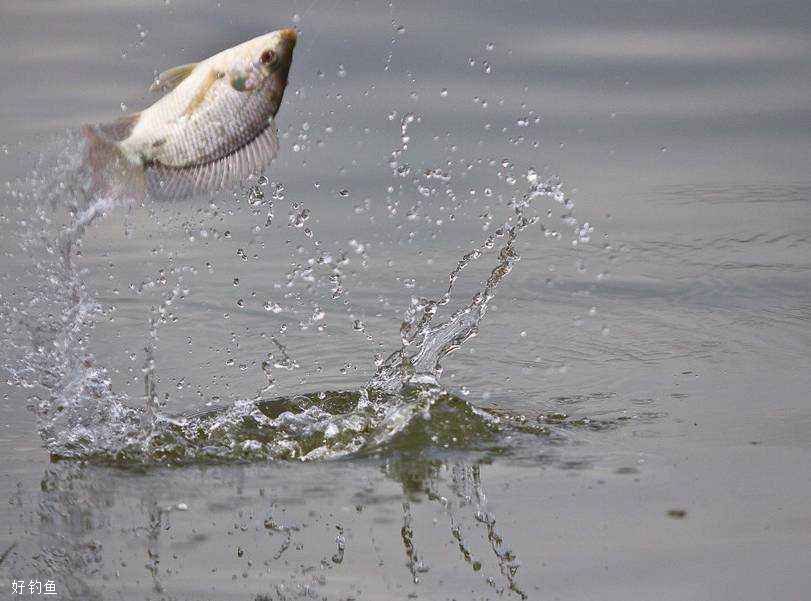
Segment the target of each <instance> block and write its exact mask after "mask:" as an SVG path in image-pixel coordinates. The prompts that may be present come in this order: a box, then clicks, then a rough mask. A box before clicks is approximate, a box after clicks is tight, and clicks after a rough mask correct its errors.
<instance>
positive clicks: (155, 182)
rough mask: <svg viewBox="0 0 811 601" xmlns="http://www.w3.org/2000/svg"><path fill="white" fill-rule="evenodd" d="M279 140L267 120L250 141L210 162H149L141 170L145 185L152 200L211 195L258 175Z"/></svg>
mask: <svg viewBox="0 0 811 601" xmlns="http://www.w3.org/2000/svg"><path fill="white" fill-rule="evenodd" d="M278 151H279V139H278V135H277V132H276V124H275V123H274V122H273V120H270V121H269V122H268V124H267V125H266V126H265V128H264V129H263V130H262V131H260V132H259V133H258V134H257V135H256V136H255V137H254V138H253V139H252V140H251V141H250V142H248V143H247V144H244V145H243V146H240V147H239V148H235V149H234V150H232V151H231V152H229V153H228V154H226V155H225V156H223V157H221V158H219V159H216V160H214V161H211V162H208V163H203V164H199V165H189V166H187V167H171V166H167V165H163V164H161V163H160V162H157V161H153V162H151V163H148V164H147V165H146V167H145V173H146V178H147V186H148V188H149V191H150V193H151V194H152V196H153V197H154V198H157V199H160V200H177V199H181V198H186V197H188V196H191V195H193V194H211V193H214V192H217V191H220V190H224V189H227V188H230V187H233V186H238V185H239V184H241V183H243V182H244V181H245V180H246V179H247V178H248V177H250V176H259V175H261V174H262V172H263V171H264V170H265V169H266V168H267V166H268V165H269V164H270V162H271V161H272V160H273V159H274V158H275V157H276V154H277V153H278Z"/></svg>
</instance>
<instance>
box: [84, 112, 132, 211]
mask: <svg viewBox="0 0 811 601" xmlns="http://www.w3.org/2000/svg"><path fill="white" fill-rule="evenodd" d="M82 134H83V135H84V137H85V141H86V146H85V153H84V162H83V166H84V167H85V170H86V171H87V172H88V173H89V176H90V188H89V196H90V198H91V199H94V200H102V199H104V200H107V201H112V202H126V201H129V202H142V201H143V200H144V199H145V197H146V191H147V186H146V176H145V175H144V169H143V167H141V166H140V165H135V164H133V163H132V162H131V161H129V160H128V159H127V158H126V157H125V156H124V154H123V153H122V152H121V149H120V148H119V147H118V145H117V144H116V143H115V142H114V141H111V140H109V139H107V138H106V137H105V136H104V135H101V134H100V133H99V131H98V130H97V129H96V128H95V127H93V126H91V125H85V126H83V127H82Z"/></svg>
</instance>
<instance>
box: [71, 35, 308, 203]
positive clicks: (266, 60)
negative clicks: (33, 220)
mask: <svg viewBox="0 0 811 601" xmlns="http://www.w3.org/2000/svg"><path fill="white" fill-rule="evenodd" d="M296 39H297V36H296V32H295V30H294V29H280V30H278V31H274V32H271V33H267V34H265V35H262V36H259V37H257V38H254V39H252V40H249V41H247V42H244V43H242V44H240V45H238V46H234V47H233V48H229V49H227V50H223V51H222V52H220V53H219V54H215V55H214V56H212V57H210V58H207V59H206V60H204V61H201V62H199V63H191V64H188V65H182V66H180V67H174V68H172V69H169V70H168V71H165V72H163V73H161V74H160V76H159V77H158V78H157V79H156V80H155V81H154V82H153V84H152V87H151V88H150V90H151V91H156V92H157V91H166V92H167V93H166V95H165V96H163V97H162V98H161V99H160V100H158V101H157V102H155V104H153V105H151V106H150V107H148V108H146V109H144V110H142V111H140V112H138V113H134V114H132V115H127V116H126V117H122V118H121V119H118V120H117V121H114V122H112V123H106V124H101V125H95V126H91V125H87V126H85V127H84V128H83V132H84V135H85V137H86V138H87V140H88V146H87V153H86V161H85V162H86V164H87V165H88V166H89V167H90V172H91V174H92V178H93V183H92V189H93V191H94V192H95V193H96V194H101V195H105V194H106V195H110V194H122V193H127V192H129V193H136V194H137V193H138V192H139V191H143V192H149V193H150V194H152V195H153V196H154V197H156V198H162V199H175V198H181V197H185V196H188V195H191V194H194V193H198V192H201V193H205V192H212V191H216V190H220V189H223V188H225V187H228V186H232V185H234V184H237V183H239V182H241V181H243V180H244V179H245V178H247V177H248V176H250V175H259V174H260V173H261V172H262V171H263V170H264V169H265V168H266V167H267V166H268V164H269V163H270V162H271V161H272V160H273V158H274V157H275V156H276V153H277V151H278V148H279V143H278V138H277V133H276V125H275V121H274V117H275V115H276V113H277V112H278V110H279V107H280V106H281V103H282V97H283V95H284V90H285V87H286V86H287V77H288V73H289V71H290V64H291V62H292V59H293V48H294V47H295V45H296Z"/></svg>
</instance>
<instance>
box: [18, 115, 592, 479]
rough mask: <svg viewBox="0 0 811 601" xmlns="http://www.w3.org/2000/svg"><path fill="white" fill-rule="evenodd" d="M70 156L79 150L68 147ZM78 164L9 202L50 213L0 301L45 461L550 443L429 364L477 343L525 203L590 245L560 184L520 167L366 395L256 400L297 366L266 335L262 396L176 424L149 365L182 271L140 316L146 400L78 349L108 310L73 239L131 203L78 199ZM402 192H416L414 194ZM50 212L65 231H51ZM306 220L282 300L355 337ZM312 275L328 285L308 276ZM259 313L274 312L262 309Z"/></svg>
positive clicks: (35, 224)
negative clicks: (504, 208) (472, 279)
mask: <svg viewBox="0 0 811 601" xmlns="http://www.w3.org/2000/svg"><path fill="white" fill-rule="evenodd" d="M415 122H418V119H417V117H415V116H413V115H411V114H408V115H406V116H405V117H403V118H402V119H401V123H400V125H401V132H400V133H401V142H402V144H401V146H399V147H397V148H396V149H395V150H394V151H393V153H392V160H393V162H392V164H391V167H392V169H393V174H394V176H395V177H398V178H399V177H402V176H403V175H402V173H401V171H402V170H403V168H404V166H405V168H406V169H408V170H410V167H408V164H407V163H405V162H403V158H404V154H405V153H406V151H407V150H408V143H409V140H410V137H409V133H408V127H409V126H410V125H411V124H413V123H415ZM70 143H74V144H76V143H79V142H77V141H76V140H73V139H70ZM75 155H76V153H73V155H71V153H69V152H66V153H62V154H59V153H57V154H56V155H55V156H56V157H57V160H56V168H53V166H51V171H52V172H53V173H55V174H56V175H55V176H53V177H51V178H46V179H45V180H42V179H38V178H39V175H38V173H39V172H38V171H37V170H36V169H35V170H34V172H33V174H32V178H33V179H34V181H37V182H39V183H40V184H42V182H43V181H44V182H45V183H46V185H44V186H43V185H40V188H39V189H37V188H35V187H33V186H32V185H31V182H30V181H29V182H22V183H21V185H19V186H18V187H17V190H18V192H17V197H18V198H17V200H18V202H22V201H23V196H24V195H25V192H24V191H25V190H28V191H29V192H28V193H29V194H31V192H30V191H31V190H34V192H33V194H31V196H32V197H33V198H34V199H35V200H38V199H46V200H48V203H47V204H45V205H41V204H39V203H37V204H36V205H35V210H34V217H33V218H31V219H30V220H29V221H28V222H27V224H26V227H25V228H22V229H21V230H20V231H19V232H18V233H19V235H20V236H19V246H20V249H21V250H22V251H23V253H24V254H26V255H27V256H31V257H36V258H37V259H36V270H37V274H38V276H39V277H37V278H36V282H35V283H34V284H31V285H29V286H27V287H26V289H25V292H26V294H25V295H24V298H23V300H19V299H14V300H12V299H10V298H7V297H4V298H3V299H2V301H3V305H2V308H3V322H4V324H6V326H7V329H8V330H10V331H12V333H13V335H12V336H10V338H11V339H12V340H14V342H15V344H16V347H15V348H16V349H17V350H18V351H19V352H20V357H21V359H20V360H19V361H18V362H17V363H15V364H11V365H7V366H6V367H7V371H8V373H9V381H10V382H12V383H14V384H17V385H18V386H20V387H21V388H23V389H25V390H27V391H29V405H30V406H31V407H32V409H33V410H34V411H35V412H36V413H37V415H38V417H39V420H40V433H41V435H42V438H43V442H44V444H45V446H46V448H47V449H48V451H49V452H50V453H51V454H52V456H53V457H54V458H68V459H84V460H94V461H99V462H103V463H113V464H116V465H122V466H126V465H136V464H161V463H173V464H180V463H193V462H206V461H231V460H270V459H300V460H315V459H328V458H336V457H341V456H345V455H349V454H358V453H379V452H390V451H392V450H393V449H396V448H397V447H398V445H401V444H403V442H402V441H404V440H405V441H411V442H410V443H406V444H423V445H425V446H426V447H430V446H438V448H441V447H442V445H453V446H467V447H469V448H476V447H477V446H479V445H482V444H485V445H486V444H494V442H493V441H494V436H495V435H496V434H497V433H499V432H501V431H503V430H504V428H508V429H510V430H511V431H518V430H520V429H521V428H523V429H524V431H532V432H533V433H534V434H539V433H540V434H548V433H549V428H548V427H546V425H544V426H542V427H536V428H534V429H533V428H527V427H526V424H525V423H520V424H519V423H518V422H516V421H515V420H512V419H511V418H510V416H506V415H500V416H499V415H496V413H495V412H489V411H484V410H482V409H479V408H476V407H475V406H474V405H471V404H469V403H468V402H467V401H465V400H462V399H459V398H458V397H456V396H454V395H452V394H449V393H448V392H447V391H446V390H444V389H443V388H442V386H441V385H440V380H441V376H442V361H443V360H444V359H445V358H446V357H447V356H448V355H450V354H451V353H453V352H454V351H456V350H458V349H459V348H460V347H461V346H462V345H464V344H465V343H466V342H467V341H468V340H470V339H471V338H473V337H475V336H476V335H477V334H478V332H479V327H480V325H481V322H482V320H483V319H484V317H485V315H486V313H487V310H488V307H489V305H490V303H491V301H492V299H493V298H494V297H495V295H496V292H497V290H498V288H499V287H500V286H501V285H502V284H503V282H504V281H505V280H506V278H508V276H509V275H510V273H511V272H512V270H513V269H514V267H515V265H516V264H517V263H518V261H519V260H520V254H519V251H518V241H519V238H520V236H521V235H522V233H524V232H525V231H527V230H528V229H530V228H539V229H540V231H542V232H544V233H545V234H546V235H547V236H549V235H550V231H549V230H547V229H546V227H545V226H544V224H543V222H542V221H541V218H540V211H539V210H538V209H537V208H536V206H535V205H536V204H537V203H538V202H539V201H541V200H544V199H551V200H553V201H555V202H557V203H559V204H561V205H563V206H564V208H565V209H566V211H567V213H566V214H564V216H563V223H564V224H565V225H566V226H568V227H570V228H571V230H572V233H573V235H574V236H575V240H577V241H583V242H585V241H587V240H588V235H589V233H590V232H591V231H592V229H593V228H591V226H589V224H580V223H578V222H577V220H576V219H575V218H574V217H573V216H572V214H571V210H572V203H571V201H570V200H569V199H568V198H567V197H566V195H565V194H564V192H563V190H562V185H561V183H560V182H559V181H557V180H554V179H553V180H548V181H541V180H540V178H539V177H538V175H537V173H536V172H535V171H534V170H532V169H530V171H529V172H528V173H527V176H526V180H527V181H528V182H529V188H528V189H527V191H526V192H525V193H524V194H523V195H520V196H516V197H513V198H512V199H511V200H510V201H509V202H508V208H509V210H510V213H509V216H508V218H507V219H506V220H505V221H504V222H503V223H502V225H501V226H499V227H496V228H490V227H488V228H487V230H488V231H489V233H488V234H487V236H486V237H485V239H484V240H483V241H482V242H481V243H480V244H479V245H477V246H475V247H474V248H472V249H470V250H469V251H468V252H466V253H465V254H464V255H463V256H462V257H461V258H460V259H459V260H458V262H457V264H456V266H455V268H454V269H453V270H452V271H451V272H450V273H449V275H448V285H447V288H446V289H445V291H444V293H443V294H442V295H441V296H440V297H439V298H435V299H430V298H421V297H414V298H412V299H411V303H410V306H409V307H408V309H407V310H406V313H405V316H404V319H403V321H402V323H401V326H400V348H399V349H397V350H395V351H394V352H392V353H391V354H390V355H389V356H388V358H387V359H385V360H382V358H379V359H377V360H376V364H377V370H376V372H375V373H374V375H373V376H372V377H371V378H370V379H369V381H368V382H367V383H366V385H365V386H363V387H361V388H360V389H358V390H354V391H338V392H333V391H321V392H315V393H310V394H306V395H299V396H295V397H280V398H275V399H272V398H271V399H269V398H266V397H265V396H264V395H266V394H267V393H268V392H269V391H270V390H271V389H272V387H273V386H274V383H275V375H274V370H275V369H286V370H290V369H295V368H296V367H298V363H297V362H296V361H295V360H294V359H293V358H292V357H291V355H290V353H289V351H288V349H287V347H286V345H285V344H284V343H283V342H282V341H281V339H280V338H279V337H271V342H272V343H273V344H274V345H275V347H276V348H275V350H273V351H271V352H269V353H268V354H267V358H266V359H265V360H263V361H262V362H261V370H262V374H263V377H264V379H265V385H264V386H263V387H262V388H260V389H259V390H258V392H257V393H256V395H255V396H254V397H253V398H252V399H245V400H239V401H236V402H234V403H232V404H228V405H221V406H209V407H206V408H204V409H202V410H200V411H196V412H191V413H187V414H184V415H179V416H178V415H171V414H169V413H167V411H166V407H165V402H162V401H161V399H160V397H159V394H158V387H157V381H158V378H157V374H156V373H155V371H156V362H155V353H156V349H157V345H158V342H159V336H158V333H159V328H160V327H161V326H162V324H164V323H166V322H167V316H168V315H170V308H171V307H172V306H173V305H174V304H176V303H177V302H178V301H180V300H182V299H184V298H185V297H186V295H187V293H188V290H186V289H185V287H184V282H183V276H182V274H180V275H178V276H177V278H176V281H175V283H174V285H173V286H172V287H171V288H169V290H168V292H167V293H165V294H164V295H163V296H162V297H161V300H160V302H159V303H158V304H157V305H156V306H154V307H153V309H152V311H151V313H150V316H149V324H148V325H149V328H148V336H147V341H146V344H145V347H144V361H143V364H142V375H143V383H144V395H143V398H141V399H131V398H129V397H128V396H127V395H125V394H122V393H117V392H116V391H114V390H113V387H112V383H111V378H110V377H109V375H108V373H107V371H106V369H105V366H104V365H102V364H100V363H99V362H98V361H97V359H96V358H95V357H93V356H92V354H91V353H90V351H89V350H88V349H89V346H88V341H89V340H90V335H91V332H92V329H93V326H94V322H95V320H96V319H98V318H99V317H100V316H102V315H103V314H104V310H105V309H104V307H103V306H102V305H101V304H100V303H98V302H97V300H96V299H95V297H94V294H93V292H92V291H91V290H89V289H88V287H87V285H86V283H85V281H84V278H85V276H86V275H87V274H86V272H85V271H83V270H82V269H81V268H80V267H79V262H78V261H77V259H78V258H80V257H81V246H82V239H83V236H84V234H85V232H86V231H87V228H88V227H90V226H91V224H93V223H94V222H95V221H96V220H97V219H99V218H100V217H102V216H103V215H105V214H106V213H107V212H109V211H112V210H114V209H116V207H119V206H121V205H125V204H131V203H132V202H133V199H131V198H128V197H127V196H126V190H117V191H116V194H114V195H110V196H108V197H105V198H100V199H99V198H91V197H89V196H88V194H87V192H86V190H87V185H88V182H87V174H86V173H83V172H82V169H81V165H80V164H77V162H76V161H75V160H73V159H72V158H71V156H75ZM45 156H46V157H47V156H48V154H47V153H46V154H45ZM505 162H507V163H509V165H508V166H507V167H503V168H504V169H505V171H509V172H511V171H512V169H513V165H512V162H511V161H507V160H506V159H505ZM426 177H427V178H429V179H430V178H434V179H438V181H441V182H443V183H444V184H445V185H446V186H448V191H450V184H449V182H450V180H451V176H450V174H446V173H445V172H443V171H441V170H432V169H428V170H426ZM510 177H512V175H510ZM416 181H417V182H418V181H419V180H416ZM415 185H416V186H417V187H418V188H419V184H417V183H415ZM417 191H418V192H419V190H417ZM449 196H451V194H449ZM238 198H242V199H247V202H248V203H249V205H250V207H251V210H252V211H259V212H262V213H263V214H266V215H265V219H266V223H267V224H270V223H272V222H273V215H274V207H275V206H278V205H279V204H280V203H281V202H283V201H284V200H285V189H284V186H283V185H281V184H280V183H278V182H276V183H271V182H269V181H268V180H267V179H266V178H259V180H257V181H256V182H253V183H251V184H250V185H249V186H248V187H247V188H246V189H245V190H243V191H242V192H240V193H239V195H238ZM418 198H419V195H418ZM418 202H419V201H418ZM48 206H50V209H51V210H50V212H49V211H48V210H47V207H48ZM62 211H64V212H65V213H66V215H67V219H58V218H56V215H58V214H60V212H62ZM311 215H312V213H311V210H310V209H309V208H307V207H306V206H304V205H303V204H302V203H300V202H296V201H291V202H290V212H289V215H288V225H289V227H290V228H291V229H292V230H295V231H300V232H302V233H303V235H304V236H305V238H306V239H308V240H310V243H311V244H312V249H313V254H312V256H311V257H310V258H309V259H308V260H307V261H304V262H303V263H301V264H296V265H294V266H293V267H292V268H291V269H290V271H288V273H287V276H286V286H287V287H288V288H290V287H293V286H294V285H295V284H296V282H304V283H305V284H306V285H311V284H313V283H315V284H316V285H319V286H320V285H322V284H321V282H325V284H326V286H327V287H329V288H330V290H331V295H332V298H333V299H336V298H339V299H340V300H341V302H342V303H343V304H344V305H345V307H346V311H347V314H348V316H349V318H350V322H351V324H352V328H353V329H354V330H355V331H360V332H365V330H366V325H365V324H364V323H363V322H362V321H361V320H359V319H357V318H356V317H355V316H354V315H353V313H352V304H351V302H350V300H349V293H348V292H347V290H346V283H345V282H344V280H343V271H342V269H341V265H342V264H343V262H344V261H342V260H340V259H339V260H335V259H334V258H333V257H332V255H331V254H329V253H328V252H327V251H325V250H324V249H323V248H322V246H321V243H320V242H319V240H318V237H317V236H316V234H315V232H314V231H313V230H311V229H310V227H309V226H308V222H309V221H310V219H311ZM492 219H493V217H492V215H491V216H490V220H492ZM226 234H227V232H226ZM551 236H552V237H555V238H560V237H561V235H560V233H559V232H557V231H552V233H551ZM226 237H227V236H226ZM350 244H351V243H350ZM354 251H355V252H356V253H361V254H362V255H363V253H364V249H363V245H362V244H361V243H356V244H355V247H354ZM238 254H239V253H238ZM487 258H493V259H494V265H493V266H492V267H491V268H490V271H489V276H488V277H487V278H486V280H485V281H484V282H483V284H482V285H481V287H480V289H479V290H478V291H476V292H475V294H473V296H472V298H470V299H469V300H467V301H462V302H461V303H460V304H459V306H458V307H457V308H456V309H455V310H453V311H452V312H450V314H449V315H447V316H446V317H445V318H444V320H443V317H442V315H443V314H445V313H446V312H448V311H449V307H451V306H452V302H453V301H454V300H455V298H454V297H455V286H456V284H457V282H458V280H459V279H460V278H461V277H462V275H463V272H464V271H465V270H466V269H467V268H468V267H469V266H470V265H472V264H473V263H476V262H482V261H485V260H486V259H487ZM317 269H321V270H322V271H323V272H324V274H325V275H326V277H325V278H321V277H320V276H319V277H316V275H315V274H316V270H317ZM164 279H165V278H164ZM234 286H239V279H238V278H235V279H234ZM268 303H269V301H268ZM269 306H270V307H271V309H272V308H273V305H272V304H271V305H269ZM309 311H310V312H311V314H312V317H311V318H309V321H307V320H304V321H302V323H301V324H300V326H301V327H302V328H304V329H306V328H307V327H309V326H310V325H313V324H315V323H317V322H319V321H320V319H322V318H323V310H322V309H321V308H320V307H319V305H318V303H316V302H313V303H311V306H310V307H309ZM9 324H13V325H9ZM282 334H283V332H282ZM367 337H370V335H368V334H367ZM369 339H370V340H371V337H370V338H369ZM539 419H540V418H539ZM536 421H537V420H536ZM541 421H542V420H541ZM449 432H452V433H453V435H449Z"/></svg>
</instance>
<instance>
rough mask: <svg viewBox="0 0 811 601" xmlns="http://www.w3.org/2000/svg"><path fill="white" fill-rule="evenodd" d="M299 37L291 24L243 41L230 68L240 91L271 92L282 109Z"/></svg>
mask: <svg viewBox="0 0 811 601" xmlns="http://www.w3.org/2000/svg"><path fill="white" fill-rule="evenodd" d="M297 38H298V36H297V34H296V30H295V29H291V28H287V29H279V30H278V31H272V32H270V33H266V34H265V35H262V36H259V37H258V38H254V39H253V40H250V41H248V42H245V43H244V44H242V45H241V47H240V51H241V52H239V53H238V55H237V57H236V58H235V60H234V62H233V64H232V66H231V68H230V70H229V78H230V82H231V86H233V88H234V89H235V90H238V91H240V92H254V91H256V92H260V93H263V94H268V95H269V96H270V99H271V101H272V103H273V105H274V106H275V107H276V109H278V108H279V106H280V105H281V103H282V96H283V95H284V89H285V87H287V75H288V73H289V72H290V64H291V63H292V62H293V48H295V46H296V40H297Z"/></svg>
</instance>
